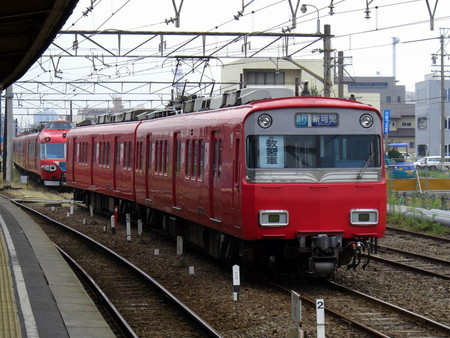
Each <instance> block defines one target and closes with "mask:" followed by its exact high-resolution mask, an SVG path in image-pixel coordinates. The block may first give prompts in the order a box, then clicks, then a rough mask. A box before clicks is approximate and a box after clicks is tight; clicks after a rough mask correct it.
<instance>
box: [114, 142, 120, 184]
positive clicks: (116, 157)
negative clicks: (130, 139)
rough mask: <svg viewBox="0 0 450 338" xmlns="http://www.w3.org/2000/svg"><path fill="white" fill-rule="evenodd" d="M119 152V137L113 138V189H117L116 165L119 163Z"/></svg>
mask: <svg viewBox="0 0 450 338" xmlns="http://www.w3.org/2000/svg"><path fill="white" fill-rule="evenodd" d="M119 155H120V152H119V137H118V136H116V137H115V138H114V149H113V187H114V188H113V189H114V190H117V167H118V166H119V163H120V157H119Z"/></svg>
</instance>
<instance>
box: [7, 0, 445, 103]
mask: <svg viewBox="0 0 450 338" xmlns="http://www.w3.org/2000/svg"><path fill="white" fill-rule="evenodd" d="M302 5H307V6H306V8H307V11H306V12H305V13H303V12H302V11H301V6H302ZM428 5H429V7H428V6H427V1H426V0H307V1H297V0H227V1H223V0H183V1H182V0H158V1H156V0H80V1H79V3H78V6H77V8H76V9H75V11H74V13H73V14H72V16H71V17H70V18H69V19H68V21H67V23H66V25H65V26H64V28H63V31H73V30H93V31H102V30H134V31H158V32H164V31H175V32H187V31H197V32H275V33H280V32H282V31H283V30H285V29H287V28H288V27H290V28H292V26H293V18H295V24H296V27H295V29H293V30H292V32H295V33H302V34H314V33H316V32H317V22H318V20H319V21H320V24H319V27H320V29H321V31H322V32H323V26H324V25H330V27H331V34H332V35H334V37H333V39H332V48H333V49H334V50H336V51H343V52H344V55H345V56H346V57H347V59H346V61H345V64H346V72H347V73H348V75H350V76H378V75H379V76H392V75H393V71H394V69H393V68H394V57H393V55H394V47H393V41H394V38H395V41H397V43H396V45H395V46H396V47H395V50H396V58H395V60H396V63H395V65H396V76H397V80H398V82H399V84H402V85H405V86H406V88H407V90H411V91H413V90H414V85H415V83H416V82H419V81H422V80H423V79H424V76H425V75H426V74H430V73H431V72H432V71H433V70H438V68H437V66H433V65H432V55H433V54H440V52H441V50H440V39H439V38H440V36H441V35H443V36H444V37H445V39H444V42H445V49H446V50H445V53H447V50H448V52H449V53H450V46H448V43H449V42H450V37H449V36H450V35H449V33H450V1H448V0H445V1H444V0H428ZM330 6H332V7H333V8H332V14H330V12H331V8H330ZM176 12H178V13H179V15H178V17H179V27H176V25H175V23H174V21H175V20H173V18H175V17H176V16H177V15H176ZM431 16H434V20H431ZM237 19H238V20H237ZM432 21H433V30H432V29H431V25H432V23H431V22H432ZM74 39H75V38H74V36H73V35H67V34H66V35H61V36H58V37H57V38H56V40H55V44H54V45H51V46H50V48H49V49H48V50H47V52H46V53H44V55H47V56H48V55H52V56H53V58H52V59H49V58H48V57H47V58H42V59H40V60H39V62H37V63H36V64H35V65H34V66H33V67H32V68H31V69H30V71H29V72H28V73H27V74H26V75H25V76H24V77H23V78H22V79H21V81H24V80H31V81H43V83H44V84H45V85H39V86H38V85H35V88H34V89H32V90H33V91H38V92H39V93H40V95H41V97H42V98H45V97H46V96H45V95H46V94H45V93H46V91H47V88H46V87H45V86H52V87H53V85H52V84H51V83H52V82H57V81H83V80H86V81H89V80H93V79H96V80H98V81H99V82H101V81H106V80H118V81H120V80H126V81H133V80H136V81H144V80H147V81H149V80H154V79H157V80H158V81H169V82H170V81H172V79H173V77H174V75H173V69H174V65H173V62H174V61H173V60H170V61H166V62H164V60H154V59H152V60H148V59H143V60H137V59H136V60H114V59H113V60H112V59H111V58H108V59H103V58H102V57H101V54H108V53H107V52H106V51H105V50H101V49H100V48H98V46H94V45H93V44H92V43H91V44H89V43H88V42H87V41H86V39H83V38H80V37H77V40H78V42H79V50H78V51H79V52H80V53H81V52H84V53H91V54H92V58H84V59H82V58H78V59H75V58H74V59H70V58H67V57H65V58H58V55H61V54H66V53H64V52H63V50H66V51H70V52H71V53H73V41H74ZM114 39H115V40H114ZM178 39H179V41H177V43H178V44H182V43H183V42H184V41H187V40H188V39H189V38H188V37H184V38H178ZM116 40H117V38H110V39H109V40H98V41H100V42H101V43H102V45H103V46H104V47H106V49H111V50H113V49H114V48H117V41H116ZM131 40H132V39H131V38H126V37H123V38H121V48H122V49H126V48H131V46H136V44H137V43H138V42H136V41H131ZM311 41H313V39H309V40H308V39H306V40H302V39H295V40H292V41H291V43H292V44H296V45H297V44H298V46H299V47H301V46H306V45H308V44H309V43H310V42H311ZM151 43H153V45H152V44H151ZM151 43H148V44H147V45H145V46H143V47H142V48H141V49H142V53H144V54H145V53H149V54H151V53H155V50H156V48H157V44H156V42H153V41H152V42H151ZM167 43H168V44H172V43H174V41H173V40H170V39H169V38H167ZM217 43H218V44H220V43H223V42H221V41H217ZM254 43H256V42H254ZM127 44H130V45H129V46H128V45H127ZM253 46H254V45H253ZM230 48H231V47H230ZM271 48H273V53H274V56H277V53H278V54H280V53H281V52H280V51H277V50H276V48H278V49H279V50H282V47H281V46H275V45H272V46H271ZM320 48H323V43H322V41H319V42H317V43H315V44H312V45H310V46H307V47H305V48H304V49H303V50H302V51H301V52H299V53H298V54H296V55H295V56H294V57H295V58H296V59H302V58H304V59H311V58H322V57H323V55H322V54H321V53H318V52H317V49H320ZM230 61H231V60H230V59H226V60H220V62H216V63H215V64H211V65H209V66H210V68H211V69H209V72H210V73H209V74H208V76H209V77H208V79H214V80H216V81H220V78H217V77H218V76H219V75H218V74H220V71H218V70H219V69H220V63H221V62H224V63H226V62H230ZM445 62H446V63H448V64H449V65H450V60H449V58H448V57H446V58H445ZM439 64H440V60H438V65H439ZM55 70H58V71H61V72H58V73H57V72H55ZM87 86H88V85H81V84H80V85H77V87H70V86H68V85H67V84H65V85H64V86H63V85H59V87H57V89H56V90H57V91H60V92H61V93H63V92H73V93H77V94H76V95H78V96H77V97H82V94H88V93H89V92H94V91H97V90H98V89H92V87H91V88H88V87H87ZM53 88H55V87H53ZM97 88H98V87H97ZM153 89H154V88H145V90H146V91H148V92H151V91H152V90H153ZM21 91H22V92H24V93H25V92H26V91H28V92H30V91H31V90H30V89H26V90H25V89H23V88H20V87H19V88H16V89H15V92H16V93H17V95H20V92H21ZM119 91H120V90H119ZM74 95H75V94H74ZM110 96H111V95H110ZM48 97H50V96H48ZM25 98H26V95H25V94H23V96H22V99H25ZM68 99H70V97H69V95H66V96H64V97H63V98H61V99H60V100H61V102H63V100H68ZM33 104H34V105H36V108H41V107H39V104H38V103H33ZM74 104H75V107H80V106H83V103H80V102H78V103H77V102H76V101H74ZM43 105H44V104H43V103H42V102H41V104H40V106H43ZM84 105H85V106H87V105H89V106H101V105H102V103H101V102H98V103H85V104H84ZM130 105H132V103H130ZM22 106H23V107H25V106H24V101H22ZM61 106H63V107H67V105H66V104H64V105H62V103H61ZM28 107H30V108H28V110H27V111H31V110H32V109H31V107H33V105H31V106H30V105H28ZM17 109H20V107H17Z"/></svg>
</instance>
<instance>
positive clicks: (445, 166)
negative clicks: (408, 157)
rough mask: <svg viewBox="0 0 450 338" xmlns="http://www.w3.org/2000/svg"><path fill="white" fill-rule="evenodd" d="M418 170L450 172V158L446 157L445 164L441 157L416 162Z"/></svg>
mask: <svg viewBox="0 0 450 338" xmlns="http://www.w3.org/2000/svg"><path fill="white" fill-rule="evenodd" d="M414 165H415V166H416V169H427V168H428V169H430V170H437V169H439V170H449V169H450V157H445V161H444V163H442V162H441V156H426V157H423V158H421V159H418V160H417V161H416V162H414Z"/></svg>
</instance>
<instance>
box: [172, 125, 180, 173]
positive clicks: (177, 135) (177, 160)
mask: <svg viewBox="0 0 450 338" xmlns="http://www.w3.org/2000/svg"><path fill="white" fill-rule="evenodd" d="M173 142H174V143H173V146H174V147H175V149H174V156H175V172H176V173H179V172H180V170H181V140H180V133H175V134H174V138H173Z"/></svg>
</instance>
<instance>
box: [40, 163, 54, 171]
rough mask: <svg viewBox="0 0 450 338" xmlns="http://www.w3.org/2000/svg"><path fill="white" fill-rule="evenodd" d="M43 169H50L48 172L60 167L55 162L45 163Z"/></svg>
mask: <svg viewBox="0 0 450 338" xmlns="http://www.w3.org/2000/svg"><path fill="white" fill-rule="evenodd" d="M42 170H44V171H48V172H53V171H56V170H58V167H57V166H56V165H54V164H45V165H43V166H42Z"/></svg>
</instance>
